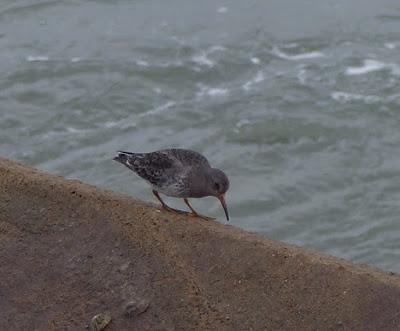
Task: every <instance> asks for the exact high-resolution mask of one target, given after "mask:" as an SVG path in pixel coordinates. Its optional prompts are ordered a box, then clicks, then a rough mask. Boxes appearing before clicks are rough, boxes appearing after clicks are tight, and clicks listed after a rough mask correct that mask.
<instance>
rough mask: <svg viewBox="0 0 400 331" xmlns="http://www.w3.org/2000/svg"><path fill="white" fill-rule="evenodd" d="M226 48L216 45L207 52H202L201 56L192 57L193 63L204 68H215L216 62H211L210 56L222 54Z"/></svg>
mask: <svg viewBox="0 0 400 331" xmlns="http://www.w3.org/2000/svg"><path fill="white" fill-rule="evenodd" d="M224 50H225V47H223V46H220V45H214V46H211V47H210V48H209V49H207V50H206V51H203V52H201V53H200V54H197V55H195V56H193V57H192V61H193V62H195V63H197V64H199V65H202V66H207V67H210V68H212V67H214V65H215V62H214V61H213V60H211V59H210V58H209V57H208V55H210V54H212V53H215V52H221V51H224Z"/></svg>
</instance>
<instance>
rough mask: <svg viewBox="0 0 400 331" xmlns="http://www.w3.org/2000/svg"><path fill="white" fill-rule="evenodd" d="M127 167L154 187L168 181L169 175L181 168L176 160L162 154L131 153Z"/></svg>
mask: <svg viewBox="0 0 400 331" xmlns="http://www.w3.org/2000/svg"><path fill="white" fill-rule="evenodd" d="M125 165H126V166H127V167H128V168H130V169H131V170H133V171H134V172H136V173H137V174H138V175H139V176H140V177H142V178H143V179H145V180H147V181H149V182H150V183H151V184H154V185H160V184H162V183H163V182H164V181H166V180H167V176H166V174H167V173H169V172H171V170H173V169H176V170H178V169H179V168H180V164H179V163H178V162H177V160H176V159H174V158H173V157H171V156H170V155H168V154H164V153H160V152H153V153H131V154H129V155H127V160H126V163H125Z"/></svg>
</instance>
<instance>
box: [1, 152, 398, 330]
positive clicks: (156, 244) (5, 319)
mask: <svg viewBox="0 0 400 331" xmlns="http://www.w3.org/2000/svg"><path fill="white" fill-rule="evenodd" d="M0 263H1V268H0V279H1V286H0V329H1V330H82V329H84V328H85V326H86V325H87V324H88V323H89V322H90V320H91V318H92V317H93V316H94V315H96V314H98V313H101V312H106V311H108V312H110V314H111V316H112V321H111V323H110V324H109V325H108V327H107V330H374V331H375V330H399V329H400V277H399V275H397V274H389V273H384V272H382V271H380V270H377V269H375V268H372V267H368V266H359V265H354V264H351V263H349V262H346V261H343V260H341V259H337V258H333V257H330V256H327V255H323V254H320V253H316V252H313V251H309V250H305V249H301V248H298V247H293V246H289V245H286V244H283V243H279V242H275V241H271V240H268V239H265V238H263V237H260V236H257V235H254V234H250V233H247V232H244V231H241V230H239V229H236V228H233V227H231V226H226V225H222V224H219V223H216V222H211V221H204V220H198V219H194V218H187V217H185V216H175V215H171V214H169V213H166V212H160V211H159V210H158V209H156V208H154V207H151V206H149V205H146V204H144V203H143V202H140V201H137V200H134V199H132V198H130V197H128V196H125V195H121V194H117V193H114V192H111V191H106V190H102V189H98V188H96V187H92V186H89V185H86V184H83V183H80V182H78V181H71V180H65V179H63V178H61V177H56V176H52V175H49V174H46V173H43V172H40V171H38V170H35V169H32V168H30V167H26V166H23V165H21V164H19V163H16V162H12V161H7V160H4V159H0ZM132 300H133V301H138V300H139V301H140V300H142V301H144V302H148V303H149V307H148V309H147V310H146V311H144V312H140V311H137V313H136V314H133V315H131V316H130V317H128V316H126V315H124V310H125V308H124V307H125V305H126V303H127V302H129V301H132Z"/></svg>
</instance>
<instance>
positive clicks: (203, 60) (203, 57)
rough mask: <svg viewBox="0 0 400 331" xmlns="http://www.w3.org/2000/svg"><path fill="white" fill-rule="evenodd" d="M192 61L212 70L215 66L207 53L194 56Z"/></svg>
mask: <svg viewBox="0 0 400 331" xmlns="http://www.w3.org/2000/svg"><path fill="white" fill-rule="evenodd" d="M192 61H193V62H195V63H197V64H199V65H203V66H207V67H210V68H212V67H213V66H214V65H215V63H214V62H213V61H212V60H211V59H210V58H208V57H207V54H206V53H202V54H199V55H195V56H193V58H192Z"/></svg>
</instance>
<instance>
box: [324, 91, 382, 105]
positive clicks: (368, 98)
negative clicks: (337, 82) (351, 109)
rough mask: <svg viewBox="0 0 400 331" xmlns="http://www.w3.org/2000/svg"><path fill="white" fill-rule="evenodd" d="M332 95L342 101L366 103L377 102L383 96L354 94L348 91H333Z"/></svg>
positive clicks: (334, 98)
mask: <svg viewBox="0 0 400 331" xmlns="http://www.w3.org/2000/svg"><path fill="white" fill-rule="evenodd" d="M331 97H332V99H333V100H336V101H338V102H341V103H346V102H351V101H363V102H365V103H368V104H371V103H377V102H380V101H381V98H380V97H378V96H376V95H362V94H353V93H347V92H338V91H337V92H333V93H331Z"/></svg>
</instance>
